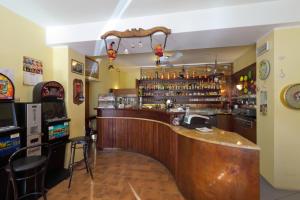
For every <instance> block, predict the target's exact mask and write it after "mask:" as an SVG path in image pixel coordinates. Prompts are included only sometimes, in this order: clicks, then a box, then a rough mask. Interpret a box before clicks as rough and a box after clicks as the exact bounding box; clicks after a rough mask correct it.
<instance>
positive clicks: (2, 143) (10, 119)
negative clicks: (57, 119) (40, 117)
mask: <svg viewBox="0 0 300 200" xmlns="http://www.w3.org/2000/svg"><path fill="white" fill-rule="evenodd" d="M14 95H15V89H14V85H13V83H12V81H11V80H10V79H9V78H8V77H7V76H5V75H4V74H1V73H0V200H4V199H5V195H6V188H7V186H8V182H7V181H8V179H7V178H8V176H7V173H6V172H5V170H4V167H5V166H6V164H7V163H8V159H9V157H10V155H11V154H13V153H14V152H15V151H17V150H18V149H19V148H20V147H21V139H20V133H21V131H22V129H21V128H20V127H18V126H17V120H16V112H15V104H14Z"/></svg>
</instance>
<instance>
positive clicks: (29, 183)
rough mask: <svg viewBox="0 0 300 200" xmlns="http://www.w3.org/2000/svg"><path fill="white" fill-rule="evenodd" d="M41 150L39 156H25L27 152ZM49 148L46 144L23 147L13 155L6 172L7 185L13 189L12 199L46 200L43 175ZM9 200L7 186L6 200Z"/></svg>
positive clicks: (49, 153)
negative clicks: (41, 199) (7, 176)
mask: <svg viewBox="0 0 300 200" xmlns="http://www.w3.org/2000/svg"><path fill="white" fill-rule="evenodd" d="M33 148H41V149H42V154H41V155H32V156H26V152H27V150H30V149H33ZM50 155H51V148H50V146H49V145H48V144H39V145H35V146H31V147H24V148H21V149H19V150H18V151H16V152H15V153H13V154H12V155H11V156H10V158H9V160H8V166H7V167H6V171H7V172H8V175H9V183H11V186H12V189H13V199H14V200H20V199H37V198H39V197H41V196H43V198H44V200H47V196H46V189H45V175H46V171H47V167H48V161H49V158H50ZM9 199H10V185H8V186H7V192H6V200H9Z"/></svg>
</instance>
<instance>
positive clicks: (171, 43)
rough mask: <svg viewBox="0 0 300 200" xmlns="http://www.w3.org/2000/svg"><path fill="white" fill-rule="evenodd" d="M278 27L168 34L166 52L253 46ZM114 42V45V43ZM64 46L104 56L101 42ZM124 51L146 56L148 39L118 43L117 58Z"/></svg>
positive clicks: (161, 37)
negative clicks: (132, 46) (140, 45)
mask: <svg viewBox="0 0 300 200" xmlns="http://www.w3.org/2000/svg"><path fill="white" fill-rule="evenodd" d="M278 26H281V25H280V24H279V25H268V26H256V27H242V28H232V29H222V30H210V31H199V32H187V33H177V34H171V35H170V36H169V38H168V40H167V46H166V50H167V51H176V50H188V49H207V48H217V47H232V46H245V45H253V44H255V43H256V41H257V40H258V39H259V38H260V37H262V36H263V35H264V34H265V33H267V32H270V31H271V30H272V29H273V28H275V27H278ZM114 41H116V42H117V40H114ZM140 41H141V42H142V44H143V47H139V46H138V43H139V42H140ZM157 42H160V43H163V36H162V35H155V36H154V39H153V44H155V43H157ZM108 43H109V42H108ZM132 44H134V48H131V45H132ZM68 46H69V47H71V48H72V49H74V50H76V51H78V52H80V53H81V54H84V55H88V56H98V55H105V54H106V50H105V46H104V42H103V41H102V40H101V41H85V42H76V43H69V44H68ZM125 48H127V49H128V51H129V53H130V54H137V53H147V52H151V51H152V49H151V46H150V39H149V38H148V37H146V38H142V39H139V38H131V39H123V40H122V41H121V43H120V48H119V54H123V53H124V50H125Z"/></svg>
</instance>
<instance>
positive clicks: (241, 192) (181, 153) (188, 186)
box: [97, 109, 259, 200]
mask: <svg viewBox="0 0 300 200" xmlns="http://www.w3.org/2000/svg"><path fill="white" fill-rule="evenodd" d="M171 115H172V114H170V113H167V112H162V111H153V110H134V109H132V110H131V109H120V110H118V109H98V117H97V128H98V143H97V147H98V149H103V148H121V149H124V150H128V151H134V152H138V153H142V154H145V155H148V156H150V157H153V158H154V159H157V160H159V161H160V162H161V163H163V164H164V165H165V166H166V167H167V168H168V169H169V170H170V171H171V173H172V174H173V175H174V177H175V180H176V183H177V185H178V188H179V189H180V191H181V192H182V194H183V196H184V197H185V198H186V199H187V200H201V199H203V200H212V199H214V200H241V199H243V200H256V199H259V148H258V147H257V146H256V145H255V144H253V143H251V142H250V141H248V140H246V139H244V138H243V137H241V136H239V135H238V134H235V133H232V132H226V131H222V130H220V129H214V130H213V133H209V134H203V133H200V132H198V131H196V130H190V129H186V128H184V127H181V126H172V125H170V124H169V123H168V122H170V121H169V118H170V116H171ZM160 119H162V120H160Z"/></svg>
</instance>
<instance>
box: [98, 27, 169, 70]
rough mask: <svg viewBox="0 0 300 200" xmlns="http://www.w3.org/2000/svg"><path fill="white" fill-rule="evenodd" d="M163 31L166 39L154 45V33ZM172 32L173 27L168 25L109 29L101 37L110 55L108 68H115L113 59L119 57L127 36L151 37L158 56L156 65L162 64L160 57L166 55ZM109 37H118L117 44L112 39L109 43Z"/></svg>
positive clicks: (151, 42) (152, 47)
mask: <svg viewBox="0 0 300 200" xmlns="http://www.w3.org/2000/svg"><path fill="white" fill-rule="evenodd" d="M159 32H160V33H163V34H164V41H163V43H159V44H156V45H155V46H154V45H153V35H154V34H155V33H159ZM170 34H171V29H168V28H166V27H162V26H157V27H153V28H150V29H147V30H145V29H142V28H139V29H135V28H134V29H128V30H126V31H108V32H106V33H104V34H103V35H102V36H101V39H103V40H104V43H105V48H106V54H107V57H108V61H109V65H108V69H109V70H112V69H114V65H113V61H114V60H115V59H116V58H117V55H118V51H119V47H120V43H121V40H122V39H126V38H142V37H149V38H150V46H151V49H152V51H153V52H154V54H155V56H156V65H159V64H160V57H162V56H163V55H164V50H165V48H166V44H167V39H168V36H169V35H170ZM109 37H116V38H117V39H118V41H117V44H116V42H114V41H112V42H110V43H109V44H108V38H109Z"/></svg>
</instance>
